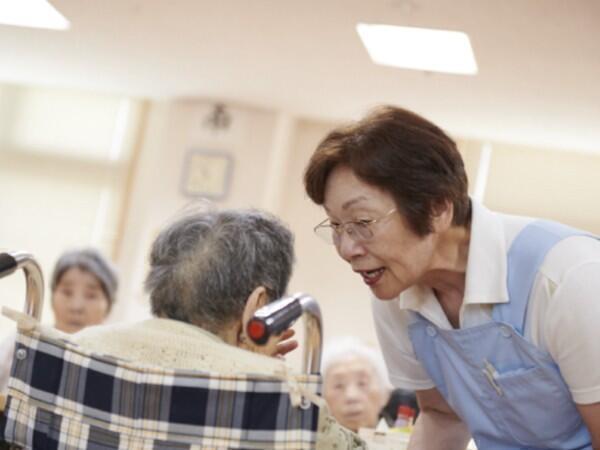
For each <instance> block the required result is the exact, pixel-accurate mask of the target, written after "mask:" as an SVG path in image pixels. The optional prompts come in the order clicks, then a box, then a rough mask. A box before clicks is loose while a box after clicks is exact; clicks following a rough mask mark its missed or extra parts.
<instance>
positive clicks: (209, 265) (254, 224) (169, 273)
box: [145, 210, 294, 333]
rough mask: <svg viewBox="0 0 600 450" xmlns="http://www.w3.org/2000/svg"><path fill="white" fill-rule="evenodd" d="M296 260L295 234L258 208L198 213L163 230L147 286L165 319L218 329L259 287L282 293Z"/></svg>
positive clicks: (155, 311) (240, 310) (235, 316)
mask: <svg viewBox="0 0 600 450" xmlns="http://www.w3.org/2000/svg"><path fill="white" fill-rule="evenodd" d="M293 263H294V249H293V236H292V233H291V232H290V230H289V229H288V228H287V227H286V226H285V225H283V223H281V222H280V221H279V220H278V219H277V218H275V217H274V216H272V215H270V214H268V213H265V212H261V211H258V210H223V211H203V212H193V213H191V214H188V215H187V216H184V217H182V218H179V219H178V220H176V221H175V222H173V223H172V224H171V225H169V226H167V227H166V228H165V229H163V230H162V231H161V232H160V234H159V235H158V237H157V238H156V240H155V241H154V244H153V245H152V250H151V253H150V272H149V273H148V276H147V278H146V284H145V286H146V290H147V291H148V293H149V294H150V301H151V304H152V312H153V314H154V315H156V316H159V317H167V318H170V319H175V320H180V321H182V322H188V323H193V324H195V325H198V326H201V327H202V328H205V329H207V330H208V331H211V332H213V333H216V332H217V331H218V330H219V328H220V327H222V326H223V325H226V324H228V323H229V322H231V321H233V320H235V319H239V318H240V317H241V316H242V313H243V310H244V307H245V305H246V300H247V299H248V296H249V295H250V294H251V293H252V291H253V290H254V289H256V288H257V287H259V286H264V287H265V288H266V290H267V294H268V297H269V301H272V300H275V299H277V298H280V297H282V296H283V295H284V294H285V291H286V289H287V285H288V282H289V279H290V276H291V273H292V265H293Z"/></svg>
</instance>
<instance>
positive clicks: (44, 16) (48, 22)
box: [0, 0, 71, 30]
mask: <svg viewBox="0 0 600 450" xmlns="http://www.w3.org/2000/svg"><path fill="white" fill-rule="evenodd" d="M0 24H4V25H13V26H17V27H31V28H49V29H51V30H66V29H68V28H69V26H70V25H71V24H70V23H69V21H68V20H67V19H65V16H63V15H62V14H61V13H59V12H58V11H57V10H56V8H54V6H52V5H51V4H50V3H48V2H47V1H46V0H0Z"/></svg>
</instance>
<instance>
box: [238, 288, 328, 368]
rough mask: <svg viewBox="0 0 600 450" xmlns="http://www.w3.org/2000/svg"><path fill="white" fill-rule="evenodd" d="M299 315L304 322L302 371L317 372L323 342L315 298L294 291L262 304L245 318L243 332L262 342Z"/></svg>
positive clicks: (319, 312)
mask: <svg viewBox="0 0 600 450" xmlns="http://www.w3.org/2000/svg"><path fill="white" fill-rule="evenodd" d="M303 315H304V321H305V336H304V341H305V346H304V363H303V371H304V372H306V373H319V371H320V369H321V347H322V345H323V331H322V326H321V310H320V308H319V304H318V303H317V301H316V300H315V299H314V298H312V297H311V296H309V295H307V294H302V293H297V294H294V295H291V296H289V297H283V298H281V299H279V300H275V301H274V302H272V303H269V304H268V305H265V306H263V307H262V308H260V309H258V310H257V311H256V312H255V313H254V316H253V317H252V318H251V319H250V320H249V321H248V324H247V325H246V332H247V333H248V336H250V339H252V340H253V341H254V342H256V343H257V344H259V345H264V344H265V343H266V342H267V341H268V340H269V338H270V337H271V336H277V335H278V334H281V333H282V332H283V331H284V330H286V329H288V328H289V327H291V326H292V325H293V323H294V322H295V321H296V319H298V317H300V316H303ZM309 370H310V372H308V371H309Z"/></svg>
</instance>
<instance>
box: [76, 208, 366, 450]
mask: <svg viewBox="0 0 600 450" xmlns="http://www.w3.org/2000/svg"><path fill="white" fill-rule="evenodd" d="M293 260H294V252H293V237H292V234H291V232H290V231H289V230H288V229H287V227H285V226H284V225H283V224H282V223H281V222H280V221H279V220H277V219H276V218H275V217H273V216H271V215H269V214H267V213H264V212H260V211H256V210H224V211H200V212H198V211H196V212H191V213H189V212H188V213H186V214H185V215H183V216H181V217H179V218H178V219H176V220H175V221H174V222H173V223H171V224H170V225H168V226H167V227H166V228H164V229H163V230H162V231H161V232H160V233H159V235H158V237H157V238H156V240H155V241H154V244H153V246H152V250H151V254H150V270H149V273H148V276H147V278H146V289H147V291H148V292H149V294H150V301H151V304H152V312H153V315H154V316H155V317H154V318H151V319H147V320H144V321H141V322H137V323H133V324H115V325H109V326H100V327H93V328H89V329H87V330H84V331H82V332H81V333H78V334H76V335H75V336H74V337H73V340H74V341H75V342H76V343H78V344H80V345H81V346H82V347H84V348H86V349H88V350H91V351H96V352H100V353H106V354H110V355H113V356H116V357H120V358H124V359H128V360H133V361H136V362H141V363H144V364H150V365H156V366H160V367H166V368H170V369H189V370H200V371H207V372H215V373H220V374H248V373H256V374H264V375H275V374H277V373H281V372H282V371H285V370H287V369H286V368H285V367H284V361H283V360H282V359H280V358H272V357H271V356H275V355H278V354H279V355H281V354H284V353H287V352H288V351H290V350H292V349H293V348H295V346H296V345H297V343H296V342H295V341H292V340H289V338H290V337H291V335H292V333H291V332H284V333H282V335H281V336H279V337H272V338H271V340H270V341H269V342H267V344H266V345H265V346H256V345H254V344H253V343H252V342H251V341H250V340H249V338H247V336H246V331H245V330H246V327H245V324H246V322H247V321H248V320H249V319H250V317H252V315H253V314H254V312H255V311H256V310H257V309H258V308H260V307H261V306H263V305H265V304H266V303H268V302H270V301H272V300H275V299H278V298H280V297H282V296H283V295H284V294H285V292H286V288H287V285H288V282H289V279H290V276H291V272H292V265H293ZM247 350H250V351H251V352H253V353H251V352H250V351H247ZM256 353H263V354H256ZM322 412H323V413H322V414H321V415H320V419H319V424H320V425H319V430H320V431H319V435H318V438H317V443H318V445H317V448H322V449H330V448H338V449H340V450H341V449H359V448H363V443H362V441H361V440H360V439H359V438H358V437H357V436H356V435H354V434H353V433H352V432H350V431H349V430H346V429H344V428H342V427H340V426H339V425H338V424H337V423H336V422H335V421H334V420H333V419H332V418H331V416H329V415H328V414H327V413H326V412H325V411H324V410H322Z"/></svg>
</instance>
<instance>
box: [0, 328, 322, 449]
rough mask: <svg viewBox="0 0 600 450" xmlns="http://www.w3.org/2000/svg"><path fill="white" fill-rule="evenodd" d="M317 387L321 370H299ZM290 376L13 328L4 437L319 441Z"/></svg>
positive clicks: (112, 442)
mask: <svg viewBox="0 0 600 450" xmlns="http://www.w3.org/2000/svg"><path fill="white" fill-rule="evenodd" d="M297 381H298V383H299V384H300V385H301V387H302V389H304V390H305V391H307V392H312V393H315V394H318V393H319V392H320V388H321V384H320V383H321V379H320V377H319V376H309V375H306V376H301V377H297ZM289 390H290V386H289V384H288V383H287V382H286V381H282V380H279V379H276V378H274V377H266V376H261V375H244V376H224V375H221V374H214V373H207V372H195V371H184V370H168V369H162V368H158V367H149V366H136V365H135V364H134V363H131V362H128V361H123V360H117V359H113V358H110V357H106V356H103V355H96V354H93V353H90V352H86V351H84V350H83V349H81V348H79V347H77V346H76V345H74V344H72V343H69V342H64V341H59V340H55V339H51V338H48V337H44V336H41V335H40V334H39V333H38V332H33V333H26V334H19V335H18V339H17V345H16V349H15V356H14V362H13V368H12V372H11V379H10V382H9V391H8V403H7V405H6V410H5V413H4V416H0V441H1V440H2V439H4V440H5V441H6V442H9V443H14V444H17V445H20V446H23V447H25V448H33V449H38V448H44V449H61V450H76V449H77V450H81V449H89V450H109V449H138V448H139V449H153V450H163V449H165V450H166V449H177V450H179V449H181V450H184V449H185V450H187V449H215V450H217V449H218V450H221V449H223V450H224V449H273V450H280V449H281V450H288V449H290V450H291V449H294V450H303V449H312V448H314V447H315V444H316V438H317V424H318V415H319V408H318V407H317V406H315V405H314V404H310V405H309V406H308V408H307V409H302V408H300V407H294V406H293V405H292V404H291V402H290V394H289Z"/></svg>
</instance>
